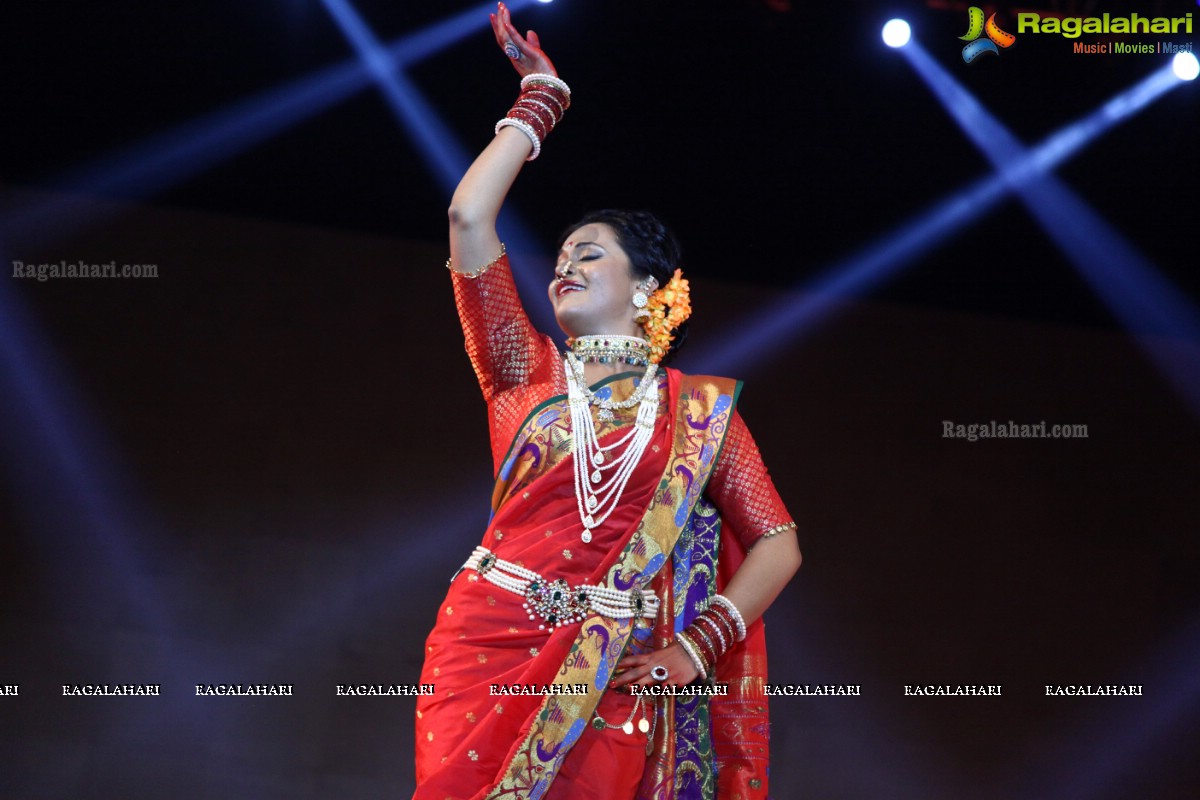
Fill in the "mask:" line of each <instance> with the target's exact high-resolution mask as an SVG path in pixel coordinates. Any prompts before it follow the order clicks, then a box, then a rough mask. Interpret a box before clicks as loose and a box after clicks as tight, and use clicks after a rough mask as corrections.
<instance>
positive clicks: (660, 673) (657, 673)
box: [650, 664, 671, 683]
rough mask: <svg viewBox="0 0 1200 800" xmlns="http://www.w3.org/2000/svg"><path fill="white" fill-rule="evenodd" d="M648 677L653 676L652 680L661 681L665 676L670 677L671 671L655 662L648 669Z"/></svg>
mask: <svg viewBox="0 0 1200 800" xmlns="http://www.w3.org/2000/svg"><path fill="white" fill-rule="evenodd" d="M650 677H651V678H653V679H654V680H656V681H658V682H659V683H662V682H663V681H665V680H666V679H667V678H669V677H671V673H670V672H668V671H667V668H666V667H664V666H663V665H662V664H655V665H654V666H653V667H652V668H651V669H650Z"/></svg>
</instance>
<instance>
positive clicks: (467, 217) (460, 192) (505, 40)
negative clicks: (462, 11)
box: [450, 3, 561, 272]
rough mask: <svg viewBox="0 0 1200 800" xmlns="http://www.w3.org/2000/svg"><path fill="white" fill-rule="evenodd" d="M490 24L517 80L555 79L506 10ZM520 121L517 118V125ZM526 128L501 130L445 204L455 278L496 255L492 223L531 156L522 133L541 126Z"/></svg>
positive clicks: (535, 43) (535, 42) (537, 46)
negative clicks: (519, 78)
mask: <svg viewBox="0 0 1200 800" xmlns="http://www.w3.org/2000/svg"><path fill="white" fill-rule="evenodd" d="M491 20H492V31H493V32H494V33H495V34H496V43H497V44H498V45H499V46H500V49H501V50H503V51H504V53H505V56H506V57H508V59H509V61H510V62H511V63H512V65H513V68H514V69H516V71H517V74H518V75H520V76H521V77H522V78H524V77H525V76H527V75H533V74H543V75H552V76H555V77H557V75H558V73H557V72H556V71H555V69H554V65H553V64H552V63H550V59H549V58H547V57H546V54H545V53H543V52H542V49H541V42H540V41H539V39H538V36H537V34H536V33H534V32H533V31H529V32H528V33H527V34H526V35H525V36H522V35H521V34H520V33H518V32H517V29H516V28H515V27H513V24H512V18H511V16H510V15H509V11H508V8H507V6H505V5H504V4H503V3H500V4H499V5H498V6H497V8H496V13H495V14H492V15H491ZM544 105H546V106H553V101H552V100H548V101H547V102H546V103H544ZM531 107H532V108H535V109H537V108H538V107H537V106H531ZM510 116H512V114H511V112H510ZM560 116H561V113H560ZM521 121H522V119H521V118H518V122H521ZM530 122H531V123H532V124H529V123H525V124H522V125H517V124H513V125H511V126H509V127H502V128H501V129H500V131H499V132H498V133H497V134H496V138H495V139H493V140H492V141H491V143H490V144H488V146H487V147H486V148H485V149H484V151H483V152H482V153H480V154H479V157H478V158H476V159H475V162H474V163H473V164H471V167H470V169H468V170H467V174H466V175H464V176H463V178H462V180H461V181H459V184H458V188H457V189H455V191H454V197H453V199H452V200H451V201H450V263H451V267H452V268H453V269H455V270H457V271H459V272H472V271H475V270H478V269H479V268H481V267H483V266H485V265H487V264H490V263H491V262H492V261H493V260H495V258H496V256H497V255H499V253H500V237H499V236H498V235H497V233H496V218H497V217H498V216H499V214H500V206H501V205H502V204H503V203H504V198H505V196H506V195H507V194H508V190H509V189H510V188H511V187H512V184H513V181H514V180H516V178H517V173H518V172H520V171H521V167H522V165H524V163H525V161H526V159H528V158H529V157H530V155H531V153H533V150H534V143H533V139H531V138H530V135H529V134H527V133H526V132H525V129H526V128H528V129H529V130H530V131H532V132H533V134H534V135H536V134H537V133H539V132H540V130H539V129H538V127H537V125H538V123H539V122H540V120H537V119H531V120H530Z"/></svg>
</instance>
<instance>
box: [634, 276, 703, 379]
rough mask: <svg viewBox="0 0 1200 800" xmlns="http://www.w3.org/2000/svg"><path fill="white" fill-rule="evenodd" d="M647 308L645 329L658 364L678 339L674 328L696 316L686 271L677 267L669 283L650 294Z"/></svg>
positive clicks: (643, 326) (653, 357)
mask: <svg viewBox="0 0 1200 800" xmlns="http://www.w3.org/2000/svg"><path fill="white" fill-rule="evenodd" d="M646 311H648V312H649V318H648V319H646V321H645V322H643V323H642V328H643V330H645V331H646V339H648V340H649V342H650V361H651V362H653V363H655V364H657V363H659V362H660V361H662V359H663V356H665V355H666V354H667V350H669V349H670V348H671V342H673V341H675V334H674V333H672V331H674V330H676V329H677V328H678V327H679V326H680V325H682V324H683V323H684V322H685V321H686V320H687V318H688V317H690V316H691V315H692V301H691V290H690V288H689V287H688V282H687V279H686V278H684V277H683V270H679V269H677V270H675V274H674V275H673V276H671V280H670V281H668V283H667V285H666V286H664V287H662V288H661V289H659V290H657V291H655V292H654V293H652V294H651V295H650V297H649V300H648V302H647V303H646Z"/></svg>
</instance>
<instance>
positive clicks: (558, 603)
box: [463, 546, 659, 630]
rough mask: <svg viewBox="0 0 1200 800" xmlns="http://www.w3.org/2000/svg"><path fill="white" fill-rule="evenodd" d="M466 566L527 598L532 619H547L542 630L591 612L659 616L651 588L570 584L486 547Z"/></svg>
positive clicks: (625, 616)
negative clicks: (514, 561)
mask: <svg viewBox="0 0 1200 800" xmlns="http://www.w3.org/2000/svg"><path fill="white" fill-rule="evenodd" d="M463 569H473V570H475V572H477V573H478V574H479V577H480V578H483V579H484V580H485V581H487V582H488V583H491V584H494V585H496V586H499V587H500V588H501V589H504V590H505V591H509V592H512V593H513V594H518V595H520V596H522V597H524V598H525V605H524V607H525V610H526V611H528V612H529V618H530V619H537V617H541V618H542V619H543V620H545V622H544V623H543V624H541V625H538V627H539V628H542V629H545V628H546V626H547V625H549V627H550V630H554V629H555V628H556V627H558V626H559V625H566V624H568V623H571V622H582V621H583V619H584V618H585V617H586V616H587V615H588V612H589V611H590V612H594V613H596V614H600V615H602V616H605V617H611V618H612V619H628V618H629V617H649V618H651V619H653V618H654V617H656V616H658V606H659V599H658V596H657V595H656V594H654V592H652V591H650V590H649V589H630V590H629V591H625V592H622V591H620V590H618V589H610V588H608V587H607V586H575V587H571V586H568V585H567V582H566V581H565V580H563V579H562V578H559V579H558V580H556V581H549V580H546V579H545V578H543V577H542V576H541V575H538V574H537V573H536V572H534V571H533V570H530V569H525V568H524V567H522V566H518V565H517V564H514V563H512V562H511V561H505V560H504V559H502V558H497V557H496V554H495V553H493V552H492V551H491V550H488V549H487V548H486V547H483V546H480V547H476V548H475V552H473V553H471V557H470V558H468V559H467V563H465V564H463Z"/></svg>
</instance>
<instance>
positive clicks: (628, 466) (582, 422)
mask: <svg viewBox="0 0 1200 800" xmlns="http://www.w3.org/2000/svg"><path fill="white" fill-rule="evenodd" d="M564 369H565V370H566V373H567V405H568V406H569V407H570V410H571V432H572V434H573V440H574V444H573V448H572V449H573V451H574V456H575V458H574V462H575V502H576V504H577V505H578V508H579V521H580V522H581V523H582V524H583V533H581V534H580V536H579V538H580V539H581V540H582V541H583V543H584V544H587V543H588V542H590V541H592V529H593V528H597V527H599V526H600V525H601V524H603V523H604V521H605V520H606V519H608V517H609V515H611V514H612V512H613V511H614V510H615V509H616V507H617V506H618V505H619V504H620V502H621V493H622V492H624V491H625V485H626V484H627V483H629V478H630V477H631V476H632V475H633V471H634V469H636V468H637V465H638V463H639V462H641V460H642V454H643V453H645V452H646V446H647V445H648V444H649V443H650V437H651V436H652V435H653V434H654V420H655V418H656V417H657V416H658V381H657V380H655V375H656V374H657V372H658V365H657V364H650V365H649V366H648V367H647V368H646V374H645V375H643V376H642V378H641V380H640V381H639V382H638V386H637V389H636V390H635V391H634V393H633V394H632V395H630V396H629V399H628V400H622V401H620V402H614V401H612V400H610V399H600V398H598V397H596V395H595V393H594V392H592V390H591V389H589V388H588V385H587V380H586V379H585V378H584V375H583V364H582V363H580V361H579V359H577V358H576V357H575V354H574V353H567V359H566V361H565V362H564ZM593 405H595V406H598V407H599V408H600V413H599V414H598V415H597V416H599V417H600V419H601V421H609V420H612V419H613V410H614V409H626V408H633V407H634V406H635V405H637V406H638V413H637V419H636V420H634V423H633V427H632V428H631V429H630V430H629V432H628V433H626V434H625V435H624V436H622V437H621V438H620V439H618V440H617V441H615V442H613V443H612V444H610V445H608V446H606V447H601V446H600V442H599V441H598V440H597V438H596V425H595V423H594V422H593V421H592V410H591V406H593ZM622 445H627V446H626V447H625V450H624V452H622V453H621V454H620V455H619V456H616V457H613V456H612V455H611V452H612V451H614V450H616V449H617V448H618V447H621V446H622ZM606 472H611V473H612V474H610V475H609V477H608V480H607V481H605V480H604V473H606ZM602 481H603V483H601V482H602Z"/></svg>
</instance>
